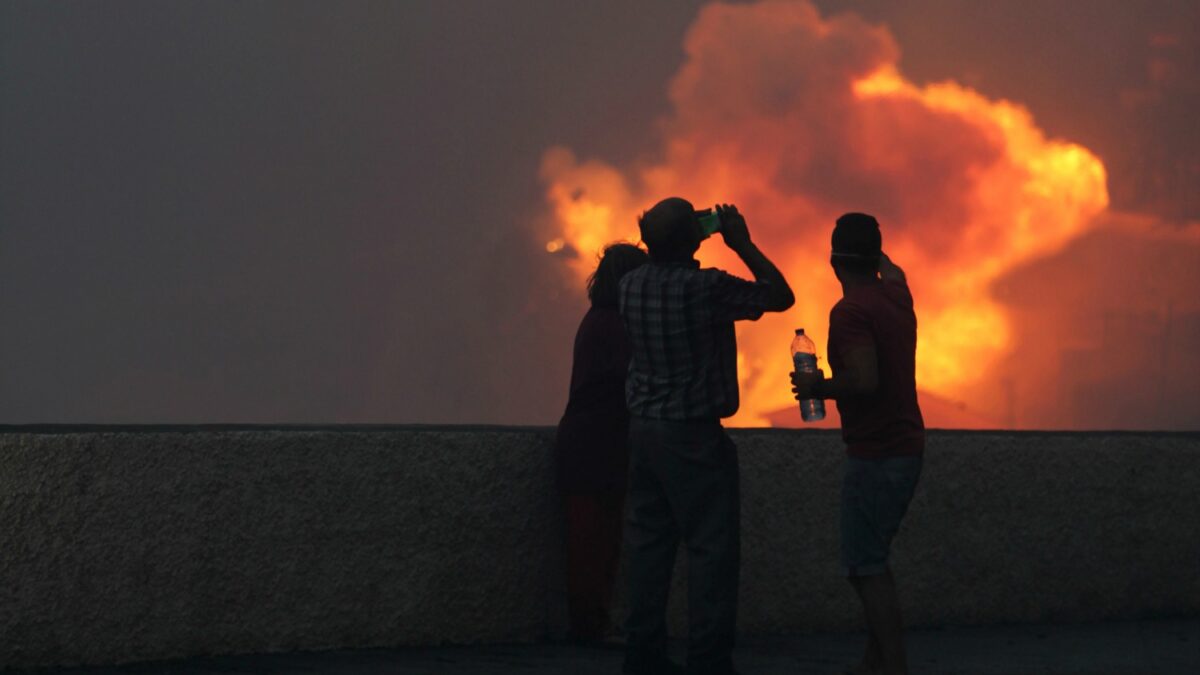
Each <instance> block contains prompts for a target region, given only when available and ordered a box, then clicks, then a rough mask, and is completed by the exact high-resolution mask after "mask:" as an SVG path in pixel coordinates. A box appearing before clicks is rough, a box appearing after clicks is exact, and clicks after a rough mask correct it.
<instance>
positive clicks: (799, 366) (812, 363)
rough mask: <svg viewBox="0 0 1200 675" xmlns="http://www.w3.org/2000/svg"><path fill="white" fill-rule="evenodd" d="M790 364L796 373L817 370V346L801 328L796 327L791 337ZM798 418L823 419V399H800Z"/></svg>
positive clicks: (805, 419)
mask: <svg viewBox="0 0 1200 675" xmlns="http://www.w3.org/2000/svg"><path fill="white" fill-rule="evenodd" d="M792 365H794V366H796V372H798V373H815V372H817V346H816V345H815V344H813V341H812V340H810V339H808V336H807V335H805V334H804V329H803V328H797V329H796V337H794V338H792ZM800 418H801V419H803V420H804V421H805V422H817V421H820V420H823V419H825V401H822V400H821V399H819V398H809V399H805V400H803V401H800Z"/></svg>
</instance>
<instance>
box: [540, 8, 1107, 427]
mask: <svg viewBox="0 0 1200 675" xmlns="http://www.w3.org/2000/svg"><path fill="white" fill-rule="evenodd" d="M685 50H686V53H687V59H686V61H685V63H684V65H683V67H682V68H681V70H680V71H679V72H678V73H677V74H676V76H675V78H674V80H673V81H672V83H671V87H670V98H671V101H672V103H673V105H674V111H675V112H674V114H673V115H672V116H671V117H670V118H669V119H668V120H666V121H665V124H664V126H663V128H664V133H665V138H664V140H663V148H662V152H661V155H660V156H661V157H662V159H661V160H660V161H658V162H654V163H648V164H642V165H636V166H630V167H625V168H618V167H614V166H612V165H610V164H607V163H605V162H602V161H598V160H587V161H580V160H579V159H577V158H576V157H575V155H574V154H573V153H572V152H571V151H570V150H569V149H566V148H561V147H556V148H551V149H549V150H548V151H547V152H546V153H545V155H544V157H543V162H542V171H541V173H542V178H543V180H544V181H545V182H546V184H547V186H548V187H547V192H546V195H547V200H548V202H549V205H550V207H551V212H552V213H551V219H550V220H551V222H550V227H549V230H550V231H549V233H548V234H549V237H550V238H552V243H553V242H554V241H558V240H559V238H561V240H562V242H565V243H562V244H561V245H557V248H554V249H553V250H554V251H557V250H559V249H561V248H563V246H566V245H569V246H570V247H571V248H572V249H573V250H575V251H577V252H579V253H580V254H582V255H580V256H579V257H576V258H574V259H573V260H572V261H571V262H570V264H571V265H572V266H573V270H574V273H575V274H576V275H577V276H578V277H579V278H581V279H582V278H585V277H586V275H587V274H589V273H590V272H591V271H592V269H593V267H594V265H595V257H594V255H593V254H595V253H596V252H598V251H599V250H600V249H601V248H602V247H603V246H604V245H605V244H606V243H608V242H610V241H613V240H617V239H627V240H633V241H636V240H637V225H636V221H637V216H638V215H639V214H640V213H641V212H642V211H644V210H645V209H646V208H648V207H649V206H651V205H652V204H654V203H655V202H656V201H658V200H659V199H661V198H663V197H667V196H671V195H678V196H683V197H685V198H688V199H690V200H691V201H692V202H693V203H694V204H696V205H697V206H698V207H704V206H709V205H711V204H714V203H717V202H733V203H737V204H738V205H739V207H740V208H741V210H742V212H743V213H744V214H746V216H747V220H748V222H749V224H750V231H751V234H752V236H753V237H754V239H755V241H756V242H757V243H758V244H759V246H760V248H762V249H763V251H764V252H765V253H766V254H767V256H768V257H770V258H772V259H773V260H774V261H775V262H776V263H777V264H778V265H779V267H780V268H781V269H782V270H783V272H784V274H785V275H786V276H787V278H788V279H789V280H790V282H791V283H792V286H793V289H794V290H795V291H796V296H797V303H796V306H795V308H793V309H792V310H790V311H789V312H787V313H786V314H784V315H782V316H781V315H768V316H767V317H764V318H763V319H762V320H760V321H758V322H756V323H753V324H739V334H738V344H739V350H740V353H739V376H740V379H741V384H742V409H741V411H740V412H739V413H738V415H737V416H735V417H734V418H733V419H732V420H731V422H732V423H733V424H735V425H761V424H766V423H768V415H769V414H770V413H772V412H773V411H777V410H780V409H784V408H787V407H788V406H794V401H793V400H792V398H791V393H790V391H789V389H788V383H787V373H788V370H789V365H790V364H789V361H788V359H787V354H786V352H785V348H786V347H787V343H788V341H789V340H790V336H791V328H794V327H798V326H803V327H804V328H806V329H808V330H809V332H810V333H811V334H813V335H814V336H815V337H816V338H817V339H818V344H819V345H820V344H822V343H823V339H822V338H823V336H825V335H826V333H827V330H828V312H829V309H830V307H832V306H833V304H834V303H835V302H836V301H837V299H838V298H839V297H840V288H839V287H838V285H837V282H836V280H835V279H834V277H833V275H832V273H831V271H830V270H829V267H828V250H829V244H828V241H829V239H828V237H829V233H830V231H831V228H832V224H833V220H834V219H835V218H836V217H837V216H838V215H839V214H841V213H843V212H846V211H867V212H870V213H873V214H874V215H876V216H877V217H878V218H879V220H880V223H881V225H882V228H883V236H884V249H885V250H886V251H887V252H888V253H889V255H890V256H891V257H892V258H893V259H894V260H896V261H897V262H898V263H899V264H900V265H902V266H903V267H905V268H906V270H907V271H908V272H909V277H910V281H911V284H912V287H913V292H914V296H915V299H916V303H917V313H918V319H919V322H920V333H919V348H918V358H917V380H918V386H919V387H920V388H921V389H922V390H925V391H928V392H932V393H934V394H937V395H939V396H942V397H945V398H949V399H953V400H959V401H973V400H980V398H981V394H980V392H981V390H983V389H986V388H987V387H989V386H993V385H991V384H989V381H988V379H987V378H986V377H985V376H986V375H987V373H988V371H989V368H991V367H992V365H993V364H995V363H996V362H997V360H998V359H999V358H1000V357H1002V356H1004V355H1005V354H1006V353H1007V352H1008V351H1009V350H1010V349H1011V348H1012V339H1011V331H1010V326H1009V319H1008V316H1007V314H1006V311H1005V309H1004V307H1003V306H1002V305H1000V304H999V303H997V302H996V301H995V300H994V299H993V297H992V296H991V291H990V286H991V284H992V283H993V282H994V281H995V280H997V279H998V278H999V277H1001V276H1002V275H1003V274H1005V273H1006V272H1008V271H1010V270H1012V269H1013V268H1014V267H1015V266H1017V265H1019V264H1021V263H1023V262H1025V261H1028V260H1031V259H1034V258H1037V257H1040V256H1045V255H1049V254H1051V253H1054V252H1055V251H1057V250H1059V249H1061V248H1062V247H1063V246H1064V245H1065V244H1066V243H1068V242H1070V241H1071V240H1073V239H1074V238H1076V237H1078V236H1080V235H1081V234H1082V233H1084V232H1085V231H1086V230H1087V229H1088V228H1089V227H1090V223H1091V222H1092V219H1093V218H1094V216H1096V214H1098V213H1100V212H1102V211H1103V210H1105V209H1106V207H1107V205H1108V193H1107V190H1106V186H1105V181H1106V177H1105V170H1104V166H1103V164H1102V163H1101V162H1100V160H1099V159H1098V158H1097V157H1096V156H1095V155H1093V154H1092V153H1091V152H1089V151H1088V150H1087V149H1086V148H1084V147H1082V146H1079V145H1076V144H1072V143H1068V142H1063V141H1058V140H1050V139H1047V138H1046V137H1045V135H1044V134H1043V133H1042V132H1041V130H1040V129H1039V128H1038V127H1037V126H1036V124H1035V123H1034V121H1033V119H1032V116H1031V115H1030V114H1029V112H1028V111H1027V110H1026V109H1025V108H1023V107H1021V106H1020V105H1018V104H1015V103H1011V102H1008V101H1003V100H999V101H996V100H989V99H988V98H986V97H985V96H983V95H982V94H980V93H978V92H975V91H973V90H971V89H969V88H966V87H963V86H961V85H958V84H955V83H953V82H944V83H938V84H932V85H928V86H917V85H915V84H913V83H912V82H909V81H907V80H906V79H904V77H903V76H902V75H901V74H900V72H899V71H898V70H897V67H896V63H897V61H898V60H899V51H898V49H897V48H896V46H895V43H894V40H893V39H892V37H891V35H890V34H889V33H888V31H887V30H886V29H885V28H882V27H877V26H872V25H870V24H867V23H865V22H864V21H862V20H861V19H860V18H858V17H857V16H855V15H851V14H847V15H841V16H835V17H832V18H829V19H825V18H822V17H821V16H820V15H819V14H818V13H817V11H816V9H815V8H813V7H812V6H811V5H810V4H808V3H790V2H776V1H767V2H760V3H758V4H754V5H737V6H731V5H723V4H714V5H709V6H707V7H705V8H704V9H703V10H702V11H701V12H700V15H699V16H698V18H697V19H696V21H695V23H694V24H693V25H692V27H691V29H690V30H689V33H688V36H687V39H686V42H685ZM547 250H548V251H549V250H551V246H550V245H549V244H548V245H547ZM700 258H701V260H702V262H704V263H705V264H708V265H714V266H718V267H722V268H724V269H727V270H730V271H732V272H735V273H738V272H741V273H743V274H745V272H744V271H743V270H744V268H743V267H742V266H741V264H740V262H739V261H738V260H737V259H736V257H734V256H733V255H732V254H731V253H730V252H729V251H728V250H726V249H725V248H724V247H723V246H722V245H721V244H720V238H719V237H714V238H713V239H711V240H709V241H708V242H706V243H705V244H704V246H703V247H702V249H701V251H700Z"/></svg>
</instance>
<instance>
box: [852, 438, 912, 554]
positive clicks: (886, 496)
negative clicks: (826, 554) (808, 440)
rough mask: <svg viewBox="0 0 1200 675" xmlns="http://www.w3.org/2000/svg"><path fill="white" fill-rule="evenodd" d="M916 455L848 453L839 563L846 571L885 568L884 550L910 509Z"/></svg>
mask: <svg viewBox="0 0 1200 675" xmlns="http://www.w3.org/2000/svg"><path fill="white" fill-rule="evenodd" d="M921 464H922V460H921V458H920V457H893V458H889V459H858V458H856V457H847V458H846V465H845V467H846V468H845V475H844V477H843V478H842V568H843V569H844V571H845V572H846V576H850V577H867V576H872V575H875V574H883V573H884V572H886V571H887V569H888V550H889V549H890V548H891V545H892V538H893V537H895V536H896V531H897V530H898V529H900V521H901V520H903V519H904V514H905V512H907V511H908V504H909V502H911V501H912V497H913V492H914V491H916V489H917V480H918V479H919V478H920V477H921Z"/></svg>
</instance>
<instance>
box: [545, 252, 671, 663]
mask: <svg viewBox="0 0 1200 675" xmlns="http://www.w3.org/2000/svg"><path fill="white" fill-rule="evenodd" d="M648 261H649V257H648V256H647V255H646V252H645V251H643V250H642V249H640V248H638V247H636V246H634V245H632V244H613V245H611V246H609V247H607V248H606V249H604V253H603V255H602V256H601V259H600V264H599V265H597V267H596V271H595V272H594V273H592V276H591V277H590V278H589V279H588V284H587V292H588V299H589V300H591V302H592V307H591V309H589V310H588V312H587V314H585V315H584V317H583V321H582V322H581V323H580V324H579V331H578V332H577V333H576V334H575V351H574V360H573V362H572V366H571V392H570V396H569V397H568V399H567V409H566V412H564V413H563V416H562V420H561V421H560V422H559V423H558V436H557V438H556V442H555V457H556V459H557V462H556V468H557V473H558V488H559V492H560V493H561V495H562V498H563V506H564V508H565V511H566V525H567V532H566V534H567V538H566V539H567V541H566V557H567V608H568V611H569V615H570V621H571V628H570V630H571V637H572V638H573V639H576V640H582V641H596V640H601V639H603V638H604V637H605V633H606V632H607V631H608V629H609V627H610V619H609V608H610V604H611V600H612V587H613V579H614V577H615V576H616V571H617V562H618V560H619V558H620V552H621V521H622V515H623V513H624V506H625V483H626V473H627V471H628V468H629V410H628V408H626V407H625V375H626V373H627V372H628V371H629V357H630V349H631V348H630V346H629V338H627V337H626V335H625V326H624V325H622V323H621V315H620V314H618V313H617V284H618V282H620V280H621V278H622V277H623V276H625V274H626V273H627V272H629V271H630V270H633V269H636V268H638V267H641V266H642V265H644V264H646V262H648Z"/></svg>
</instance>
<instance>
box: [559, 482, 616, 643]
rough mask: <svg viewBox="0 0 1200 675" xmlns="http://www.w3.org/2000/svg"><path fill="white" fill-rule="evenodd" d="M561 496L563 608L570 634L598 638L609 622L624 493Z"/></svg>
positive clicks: (584, 637)
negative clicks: (564, 575) (564, 554)
mask: <svg viewBox="0 0 1200 675" xmlns="http://www.w3.org/2000/svg"><path fill="white" fill-rule="evenodd" d="M563 501H564V504H565V506H566V515H567V609H568V614H569V616H570V621H571V635H572V637H574V638H577V639H583V640H600V639H602V638H603V637H604V635H605V633H606V632H607V630H608V628H609V625H610V620H609V607H610V604H611V599H612V585H613V578H614V576H615V573H616V566H617V559H618V555H619V551H620V547H621V515H622V514H621V505H622V503H623V501H624V494H623V493H612V494H610V493H607V492H597V493H587V494H567V495H564V497H563Z"/></svg>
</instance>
